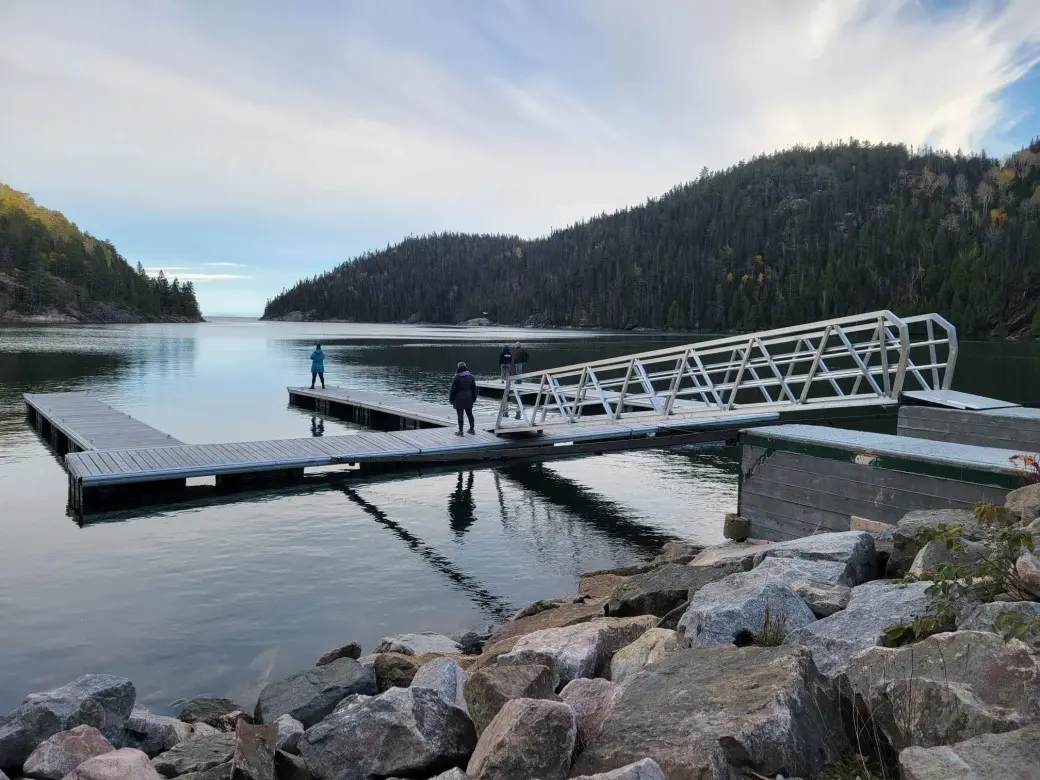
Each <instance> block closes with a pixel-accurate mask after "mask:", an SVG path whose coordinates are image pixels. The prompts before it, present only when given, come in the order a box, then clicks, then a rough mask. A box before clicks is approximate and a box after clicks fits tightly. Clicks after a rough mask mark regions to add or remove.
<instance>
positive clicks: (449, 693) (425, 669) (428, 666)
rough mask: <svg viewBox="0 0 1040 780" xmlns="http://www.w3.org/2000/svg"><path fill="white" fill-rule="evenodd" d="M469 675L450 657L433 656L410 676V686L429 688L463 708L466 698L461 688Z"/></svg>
mask: <svg viewBox="0 0 1040 780" xmlns="http://www.w3.org/2000/svg"><path fill="white" fill-rule="evenodd" d="M468 679H469V675H468V674H466V673H465V672H464V671H462V667H461V666H459V665H458V663H457V662H456V661H455V660H454V659H452V658H435V659H433V660H432V661H429V662H427V663H425V664H423V665H422V667H420V669H419V671H418V672H416V674H415V677H413V678H412V685H411V687H412V688H429V689H430V690H433V691H436V692H437V693H439V694H440V695H441V696H443V697H444V698H445V699H447V700H448V701H449V702H451V703H452V704H454V705H455V706H456V707H459V708H461V709H463V710H465V709H466V698H465V696H463V689H464V688H465V685H466V680H468Z"/></svg>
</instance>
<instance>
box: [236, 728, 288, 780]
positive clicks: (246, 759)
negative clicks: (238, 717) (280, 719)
mask: <svg viewBox="0 0 1040 780" xmlns="http://www.w3.org/2000/svg"><path fill="white" fill-rule="evenodd" d="M277 739H278V727H277V726H275V724H273V723H268V724H267V725H262V726H260V725H253V724H251V723H246V722H245V721H239V723H238V726H237V727H236V728H235V754H234V757H233V758H232V759H231V780H275V776H274V751H275V743H276V741H277Z"/></svg>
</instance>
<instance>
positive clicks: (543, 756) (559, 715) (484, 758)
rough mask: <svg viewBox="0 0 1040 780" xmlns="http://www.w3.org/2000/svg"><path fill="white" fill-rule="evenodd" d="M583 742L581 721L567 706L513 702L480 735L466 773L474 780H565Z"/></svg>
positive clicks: (521, 700)
mask: <svg viewBox="0 0 1040 780" xmlns="http://www.w3.org/2000/svg"><path fill="white" fill-rule="evenodd" d="M577 738H578V724H577V720H576V719H575V717H574V712H573V710H571V708H570V707H568V706H567V705H566V704H563V703H562V702H554V701H546V700H545V699H513V700H512V701H510V702H507V703H506V705H505V706H504V707H503V708H502V709H501V710H500V711H499V713H498V715H496V716H495V719H494V720H493V721H491V724H490V725H489V726H488V727H487V729H485V730H484V733H483V734H481V735H480V741H479V742H478V743H477V747H476V750H474V751H473V756H472V757H471V758H470V760H469V764H468V765H467V766H466V774H467V775H468V776H469V777H470V778H473V780H516V779H517V778H533V777H537V778H539V780H563V778H565V777H567V772H568V769H570V765H571V757H572V756H573V755H574V746H575V744H576V742H577Z"/></svg>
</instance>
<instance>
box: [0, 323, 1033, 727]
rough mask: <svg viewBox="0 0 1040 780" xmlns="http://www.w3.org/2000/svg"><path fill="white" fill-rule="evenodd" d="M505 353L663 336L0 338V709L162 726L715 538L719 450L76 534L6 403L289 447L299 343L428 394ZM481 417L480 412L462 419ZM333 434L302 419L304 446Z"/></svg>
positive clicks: (164, 329)
mask: <svg viewBox="0 0 1040 780" xmlns="http://www.w3.org/2000/svg"><path fill="white" fill-rule="evenodd" d="M518 338H519V339H522V340H523V341H524V342H525V343H527V344H528V345H529V349H530V352H531V357H532V361H531V367H532V368H537V367H539V366H548V365H560V364H565V363H571V362H578V361H581V360H586V359H593V358H598V357H608V356H612V355H618V354H622V353H625V352H631V351H636V350H642V349H650V348H655V347H661V346H667V345H668V344H673V343H678V342H679V341H680V340H681V337H675V336H661V335H648V334H633V335H627V334H626V335H610V334H594V335H590V334H579V333H574V332H533V331H509V330H490V329H484V328H481V329H457V328H426V327H404V326H360V325H312V324H299V325H295V324H285V323H259V322H253V321H248V320H234V319H224V320H220V319H218V320H215V321H213V322H211V323H207V324H203V325H198V326H190V325H188V326H131V327H126V326H105V327H80V328H67V327H46V328H43V327H40V328H0V551H2V554H0V626H2V642H0V712H3V711H6V710H7V709H10V708H12V707H14V706H16V705H17V704H18V702H19V701H20V700H21V699H22V697H24V695H25V694H27V693H29V692H30V691H35V690H41V689H44V688H47V687H51V686H53V685H57V684H61V683H63V682H66V681H68V680H70V679H72V678H74V677H76V676H77V675H79V674H82V673H85V672H92V671H93V672H109V673H112V674H119V675H124V676H127V677H129V678H131V679H132V680H134V682H135V683H136V684H137V688H138V698H139V701H141V702H142V703H144V704H146V705H147V706H150V707H152V708H153V709H155V710H157V711H160V712H166V711H169V710H170V709H171V703H172V702H174V701H175V700H177V699H179V698H182V697H189V696H194V695H198V694H202V693H209V694H214V695H230V696H232V697H234V698H236V699H237V700H238V701H239V702H240V703H241V704H243V705H245V706H251V705H252V703H253V702H254V701H255V696H256V689H257V687H258V686H259V685H261V684H262V683H263V682H264V681H265V680H266V679H268V678H271V679H276V678H278V677H281V676H284V675H286V674H290V673H292V672H295V671H297V670H299V669H300V668H302V667H304V666H307V665H310V664H312V663H313V662H314V660H315V659H316V658H317V656H318V655H319V654H320V653H321V652H323V651H324V650H326V649H328V648H330V647H332V646H335V645H338V644H342V643H344V642H346V641H348V640H351V639H354V640H357V641H360V642H361V643H362V645H363V647H365V649H366V650H369V649H371V648H372V646H373V645H374V643H375V642H376V641H378V640H379V638H380V637H382V636H385V635H387V634H390V633H394V632H399V631H405V630H416V631H419V630H436V631H442V632H445V633H447V632H450V631H452V630H455V629H459V628H463V627H465V626H467V625H472V624H475V623H480V622H488V621H492V620H497V619H500V618H501V617H502V616H503V615H506V614H509V613H510V612H511V611H512V610H514V609H516V608H517V607H519V606H521V605H523V604H526V603H529V602H531V601H534V600H536V599H539V598H544V597H547V596H555V595H560V594H564V593H568V592H571V591H573V590H574V589H575V584H576V578H577V575H578V574H579V573H581V572H582V571H587V570H589V569H595V568H604V567H609V566H614V565H621V564H624V563H628V562H631V561H634V560H640V559H645V558H647V557H649V556H651V555H652V554H653V553H654V552H655V550H656V548H657V547H659V546H660V544H662V543H663V542H664V541H666V540H667V539H669V538H673V537H682V538H688V539H694V540H699V541H703V542H716V541H719V539H720V534H721V518H722V515H723V514H724V513H725V512H727V511H732V510H733V509H734V508H735V505H736V469H737V454H736V452H734V451H732V450H729V449H727V448H723V447H707V448H699V449H689V450H685V451H678V452H669V453H662V452H643V453H622V454H614V455H608V456H604V457H598V458H586V459H576V460H570V461H561V462H554V463H550V464H545V465H542V466H514V467H510V468H503V469H484V470H475V471H469V470H464V471H461V472H455V473H441V474H437V475H431V476H423V477H415V478H409V479H400V480H396V481H390V482H380V483H372V484H368V485H364V484H361V485H355V486H353V487H344V486H343V485H342V484H339V485H336V484H335V483H332V484H323V485H320V486H319V487H317V488H313V489H309V490H306V491H296V492H289V493H283V494H266V495H260V496H251V497H247V498H246V499H245V500H242V501H238V502H232V503H224V504H212V503H211V504H203V505H187V506H183V505H182V506H180V507H167V508H161V509H151V510H147V511H139V512H137V513H134V514H131V515H128V516H125V517H123V518H122V519H121V520H120V521H119V522H100V523H92V524H89V525H86V526H83V527H80V526H79V525H77V524H76V523H75V522H74V521H73V520H72V519H70V518H69V517H68V516H67V515H66V511H65V502H66V479H65V475H64V472H63V470H62V468H61V465H60V463H59V461H58V460H57V459H56V457H55V456H54V455H53V454H51V453H50V452H49V451H48V449H47V448H46V447H45V446H44V445H43V443H42V442H41V441H40V440H39V439H38V438H37V437H36V435H35V433H34V432H33V431H32V430H31V429H30V428H29V427H28V426H27V425H26V424H25V419H24V407H23V404H22V401H21V393H23V392H27V391H32V392H57V391H63V390H87V391H90V392H92V393H95V394H97V395H98V396H99V397H101V398H102V399H104V400H105V401H107V402H109V403H111V404H113V405H114V406H116V407H118V408H120V409H123V410H125V411H127V412H129V413H131V414H133V415H134V416H135V417H138V418H139V419H141V420H143V421H145V422H147V423H149V424H151V425H153V426H155V427H157V428H159V429H160V430H162V431H165V432H167V433H170V434H172V435H174V436H176V437H177V438H179V439H181V440H183V441H187V442H209V441H216V442H219V441H242V440H250V439H263V438H275V437H293V436H309V435H311V427H312V418H311V416H310V414H308V413H306V412H303V411H299V410H294V409H291V408H287V396H286V392H285V387H286V385H288V384H300V383H302V382H303V381H305V380H306V379H309V376H307V373H306V372H307V370H308V360H307V355H308V353H309V351H310V349H311V348H312V345H313V343H314V342H315V341H319V340H320V341H321V342H322V343H323V344H324V345H325V348H326V352H327V355H328V357H327V360H326V367H327V376H326V379H327V381H328V382H329V383H330V384H334V385H336V384H338V385H343V386H348V387H359V388H367V389H377V390H386V391H391V392H394V393H398V394H401V395H409V396H415V397H419V398H425V399H427V400H433V401H437V400H446V393H447V384H448V381H449V379H450V375H451V370H452V368H453V367H454V365H455V363H456V362H457V361H458V360H466V361H467V362H468V363H469V365H470V366H471V368H473V370H474V371H475V372H476V373H478V374H484V375H489V376H490V375H493V374H494V373H497V368H496V358H497V345H499V344H501V343H503V342H505V341H514V340H516V339H518ZM957 386H958V389H962V390H967V391H969V392H977V393H983V394H988V395H996V396H1000V397H1004V398H1009V399H1011V400H1016V401H1035V400H1038V398H1037V397H1038V396H1040V348H1038V346H1037V345H1036V344H1028V345H1010V344H985V345H982V344H966V345H963V347H962V361H961V364H960V366H959V369H958V382H957ZM481 403H483V404H488V405H489V406H490V405H491V404H492V403H493V402H490V401H482V402H481ZM356 430H357V429H356V428H354V427H352V426H350V425H348V424H345V423H341V422H336V421H331V420H330V421H325V422H324V433H325V434H326V435H334V434H341V433H351V432H354V431H356Z"/></svg>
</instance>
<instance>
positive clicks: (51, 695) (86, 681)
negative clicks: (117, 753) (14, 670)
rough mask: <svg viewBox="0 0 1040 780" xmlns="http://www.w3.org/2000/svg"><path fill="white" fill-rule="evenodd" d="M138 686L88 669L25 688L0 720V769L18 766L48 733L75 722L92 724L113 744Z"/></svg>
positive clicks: (131, 705)
mask: <svg viewBox="0 0 1040 780" xmlns="http://www.w3.org/2000/svg"><path fill="white" fill-rule="evenodd" d="M136 698H137V691H136V690H135V689H134V684H133V683H132V682H130V681H129V680H127V679H125V678H123V677H114V676H112V675H110V674H88V675H84V676H83V677H80V678H79V679H78V680H75V681H74V682H71V683H69V684H67V685H63V686H61V687H60V688H55V689H54V690H51V691H46V692H44V693H32V694H30V695H29V696H28V697H27V698H26V699H25V701H24V702H22V704H21V706H20V707H18V709H16V710H14V711H13V712H12V713H10V714H9V715H8V716H7V717H6V718H4V719H3V720H0V769H21V767H22V764H24V763H25V759H27V758H28V757H29V754H30V753H32V751H33V750H34V749H35V748H36V746H37V745H39V744H40V743H41V742H43V741H44V740H45V739H47V738H48V737H52V736H54V735H55V734H57V733H58V732H59V731H68V730H69V729H71V728H75V727H76V726H93V727H94V728H96V729H97V730H98V731H100V732H101V733H102V734H104V735H105V739H107V740H108V741H109V742H113V743H116V744H118V743H119V742H120V740H121V739H122V737H123V727H124V726H125V725H126V720H127V718H128V717H130V712H131V711H132V710H133V708H134V701H135V699H136Z"/></svg>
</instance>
